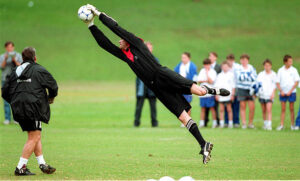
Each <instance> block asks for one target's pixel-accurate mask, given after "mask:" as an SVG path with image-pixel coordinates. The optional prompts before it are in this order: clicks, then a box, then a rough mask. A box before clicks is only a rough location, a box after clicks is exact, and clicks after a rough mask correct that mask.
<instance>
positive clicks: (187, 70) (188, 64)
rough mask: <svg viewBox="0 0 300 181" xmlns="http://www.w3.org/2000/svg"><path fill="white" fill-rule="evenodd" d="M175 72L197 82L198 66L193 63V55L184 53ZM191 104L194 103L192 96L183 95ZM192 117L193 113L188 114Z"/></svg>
mask: <svg viewBox="0 0 300 181" xmlns="http://www.w3.org/2000/svg"><path fill="white" fill-rule="evenodd" d="M174 71H175V72H177V73H178V74H180V75H181V76H183V77H184V78H187V79H189V80H195V79H196V77H197V66H196V65H195V64H194V63H193V62H192V61H191V54H190V53H189V52H183V53H182V55H181V62H180V63H179V64H178V65H177V66H176V67H175V68H174ZM183 96H184V98H185V99H186V100H187V101H188V102H189V103H190V102H192V95H183ZM188 114H189V115H191V111H189V112H188Z"/></svg>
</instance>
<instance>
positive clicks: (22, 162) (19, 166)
mask: <svg viewBox="0 0 300 181" xmlns="http://www.w3.org/2000/svg"><path fill="white" fill-rule="evenodd" d="M27 162H28V159H26V158H22V157H20V160H19V163H18V166H17V168H18V169H21V168H22V167H23V165H27Z"/></svg>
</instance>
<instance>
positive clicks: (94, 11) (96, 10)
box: [86, 4, 101, 16]
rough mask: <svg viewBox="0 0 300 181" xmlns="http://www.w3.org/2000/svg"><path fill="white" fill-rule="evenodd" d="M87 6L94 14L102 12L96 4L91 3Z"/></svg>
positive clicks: (98, 14) (97, 14)
mask: <svg viewBox="0 0 300 181" xmlns="http://www.w3.org/2000/svg"><path fill="white" fill-rule="evenodd" d="M86 7H87V9H88V10H90V11H92V13H93V14H94V15H96V16H100V14H101V12H100V11H98V9H97V8H96V7H95V6H93V5H91V4H87V5H86Z"/></svg>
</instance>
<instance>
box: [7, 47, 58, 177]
mask: <svg viewBox="0 0 300 181" xmlns="http://www.w3.org/2000/svg"><path fill="white" fill-rule="evenodd" d="M22 58H23V63H22V64H21V65H20V66H18V67H17V68H15V69H14V70H13V71H12V73H11V74H10V75H8V78H7V81H6V82H5V84H4V86H3V87H2V97H3V98H4V99H5V100H6V101H7V102H8V103H9V104H10V105H11V108H12V112H13V116H14V120H15V121H17V122H18V123H19V125H20V126H21V128H22V130H23V131H27V134H28V140H27V142H26V144H25V145H24V148H23V152H22V157H21V158H20V161H19V163H18V165H17V167H16V170H15V175H16V176H24V175H35V174H34V173H31V172H30V171H29V169H28V168H27V162H28V159H29V157H30V156H31V154H32V153H33V152H34V154H35V156H36V159H37V161H38V164H39V168H40V169H41V171H42V172H44V173H47V174H52V173H53V172H55V170H56V169H55V168H53V167H51V166H50V165H48V164H46V162H45V160H44V157H43V153H42V142H41V131H42V125H41V124H42V123H41V122H44V123H47V124H48V122H49V120H50V106H49V104H51V103H53V101H54V98H55V97H56V96H57V91H58V87H57V84H56V81H55V80H54V78H53V77H52V75H51V74H50V73H49V72H48V71H47V70H46V69H45V68H44V67H42V66H41V65H39V64H37V63H35V62H36V57H35V49H34V48H32V47H29V48H25V49H24V50H23V52H22ZM47 90H48V94H47Z"/></svg>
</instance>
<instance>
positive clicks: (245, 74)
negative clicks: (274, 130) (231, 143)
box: [235, 54, 257, 129]
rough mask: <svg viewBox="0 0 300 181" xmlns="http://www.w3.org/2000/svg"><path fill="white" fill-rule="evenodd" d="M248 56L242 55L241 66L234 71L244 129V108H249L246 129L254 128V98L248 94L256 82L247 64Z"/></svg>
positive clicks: (251, 69)
mask: <svg viewBox="0 0 300 181" xmlns="http://www.w3.org/2000/svg"><path fill="white" fill-rule="evenodd" d="M249 59H250V57H249V55H247V54H242V55H241V57H240V61H241V66H240V67H239V69H238V70H237V71H236V76H235V77H236V87H237V97H238V100H239V101H240V112H241V118H242V124H243V125H242V128H243V129H246V128H247V125H246V107H247V103H248V106H249V123H248V128H254V125H253V118H254V111H255V103H254V96H253V95H251V94H250V89H251V85H252V84H253V83H255V81H256V77H257V74H256V70H255V68H254V67H253V66H252V65H250V64H249Z"/></svg>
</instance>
